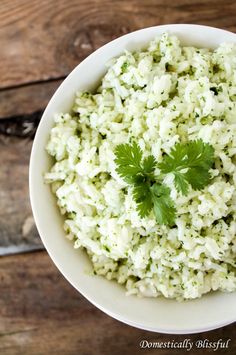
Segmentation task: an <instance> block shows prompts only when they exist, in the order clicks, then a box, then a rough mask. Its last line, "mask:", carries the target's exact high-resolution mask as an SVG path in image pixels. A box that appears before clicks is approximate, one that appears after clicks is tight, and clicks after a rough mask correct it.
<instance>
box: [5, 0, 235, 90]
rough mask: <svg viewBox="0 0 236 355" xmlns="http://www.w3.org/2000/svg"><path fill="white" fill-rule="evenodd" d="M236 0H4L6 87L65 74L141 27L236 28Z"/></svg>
mask: <svg viewBox="0 0 236 355" xmlns="http://www.w3.org/2000/svg"><path fill="white" fill-rule="evenodd" d="M235 12H236V2H235V1H234V0H218V1H215V0H208V1H205V0H177V1H172V0H145V1H143V0H130V1H120V0H112V1H107V0H90V1H84V0H80V1H78V0H70V1H68V0H50V1H48V0H46V1H37V0H31V1H28V0H4V1H1V2H0V43H1V51H0V62H1V66H0V78H1V81H0V88H5V87H9V86H15V85H21V84H24V83H29V82H35V81H41V80H48V79H51V78H60V77H64V76H65V75H67V74H68V73H69V72H70V71H71V69H72V68H73V67H74V66H76V65H77V64H78V63H79V62H80V61H81V60H82V59H84V58H85V57H86V56H87V55H88V54H90V53H91V52H92V51H94V50H95V49H96V48H98V47H100V46H101V45H103V44H104V43H106V42H108V41H110V40H111V39H113V38H116V37H118V36H120V35H122V34H124V33H127V32H129V31H132V30H136V29H139V28H143V27H147V26H153V25H159V24H164V23H201V24H206V25H211V26H217V27H221V28H226V29H229V30H231V31H236V21H235Z"/></svg>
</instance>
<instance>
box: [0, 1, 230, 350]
mask: <svg viewBox="0 0 236 355" xmlns="http://www.w3.org/2000/svg"><path fill="white" fill-rule="evenodd" d="M165 23H199V24H205V25H211V26H216V27H221V28H224V29H228V30H231V31H236V1H234V0H222V1H221V0H220V1H217V0H207V1H206V0H178V1H174V0H124V1H123V0H113V1H112V0H87V1H84V0H41V1H37V0H28V1H27V0H1V2H0V43H1V50H0V63H1V65H0V78H1V80H0V158H1V160H0V161H1V169H0V254H1V255H2V256H1V258H0V280H1V283H0V354H3V355H5V354H6V355H8V354H17V355H18V354H22V355H28V354H29V355H31V354H58V355H59V354H66V355H67V354H82V355H86V354H87V355H90V354H96V355H100V354H101V355H106V354H108V355H110V354H114V355H115V354H117V355H120V354H139V353H140V354H157V355H158V354H182V353H183V352H184V351H186V350H182V351H181V350H174V349H172V350H168V349H146V350H145V349H140V347H139V343H140V341H141V340H142V339H147V340H153V341H167V340H173V339H174V340H176V341H177V340H183V339H185V338H186V339H191V340H194V341H195V340H197V339H209V340H218V339H220V338H222V339H228V338H231V339H232V340H231V342H230V347H229V349H228V350H226V351H224V350H222V351H221V350H218V351H217V353H222V354H223V353H231V354H235V353H236V341H235V340H234V338H235V337H234V336H235V331H236V328H235V325H230V326H228V327H225V328H222V329H219V330H215V331H212V332H208V333H203V334H197V335H187V336H185V335H183V336H182V335H181V336H173V335H162V334H154V333H149V332H146V331H142V330H138V329H135V328H132V327H129V326H126V325H124V324H122V323H120V322H118V321H116V320H113V319H112V318H110V317H109V316H107V315H105V314H104V313H102V312H101V311H99V310H98V309H96V308H95V307H93V306H92V305H91V304H90V303H89V302H87V301H86V300H85V299H84V298H83V297H82V296H81V295H80V294H79V293H78V292H76V291H75V290H74V289H73V288H72V286H70V285H69V284H68V282H67V281H65V280H64V278H63V277H62V276H61V275H60V273H59V272H58V271H57V269H56V267H55V266H54V265H53V264H52V262H51V261H50V259H49V257H48V255H47V253H46V252H45V251H44V250H43V246H42V244H41V242H40V240H39V237H38V234H37V230H36V228H35V225H34V221H33V218H32V214H31V209H30V204H29V197H28V162H29V155H30V150H31V145H32V139H33V136H34V132H35V129H36V127H37V124H38V122H39V120H40V116H41V113H42V110H43V109H44V108H45V106H46V104H47V102H48V100H49V99H50V97H51V95H52V93H53V92H54V90H55V89H56V88H57V87H58V85H59V84H60V83H61V81H62V80H63V79H64V78H65V76H66V75H67V74H68V73H69V72H70V71H71V70H72V69H73V67H74V66H76V65H77V64H78V63H79V62H80V61H81V60H82V59H84V58H85V57H86V56H87V55H88V54H89V53H91V52H92V51H94V50H95V49H96V48H98V47H100V46H101V45H103V44H104V43H106V42H108V41H110V40H111V39H113V38H116V37H118V36H120V35H122V34H125V33H127V32H129V31H133V30H136V29H139V28H143V27H147V26H153V25H159V24H165ZM36 250H37V251H36ZM27 251H28V252H27ZM6 254H8V255H6ZM9 254H11V255H9ZM4 255H5V256H4ZM216 311H217V310H216ZM188 353H189V354H195V353H202V352H201V351H200V350H197V349H193V350H192V351H190V352H188ZM204 353H212V350H211V349H205V350H204Z"/></svg>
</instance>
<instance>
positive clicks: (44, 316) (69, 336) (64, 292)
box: [0, 252, 236, 355]
mask: <svg viewBox="0 0 236 355" xmlns="http://www.w3.org/2000/svg"><path fill="white" fill-rule="evenodd" d="M0 280H1V283H0V295H1V296H0V354H4V355H35V354H37V355H44V354H45V355H47V354H57V355H65V354H66V355H73V354H75V355H78V354H79V355H93V354H94V355H111V354H113V355H121V354H123V355H126V354H127V355H133V354H135V355H136V354H150V355H152V354H156V355H159V354H162V355H170V354H173V355H176V354H180V353H181V352H180V351H179V350H178V349H171V350H169V349H140V348H139V343H140V341H141V340H143V339H146V340H148V341H158V342H161V341H172V340H175V341H181V340H183V339H185V338H187V339H190V340H191V341H196V340H199V339H200V340H203V339H208V340H209V341H216V340H218V339H228V338H231V339H232V340H231V343H230V347H229V349H228V350H218V351H217V354H227V353H228V354H235V353H236V340H235V331H236V325H230V326H228V327H225V328H221V329H218V330H215V331H211V332H206V333H202V334H195V335H165V334H158V333H150V332H147V331H143V330H139V329H135V328H133V327H129V326H127V325H125V324H122V323H120V322H118V321H116V320H114V319H112V318H110V317H109V316H107V315H105V314H104V313H102V312H101V311H99V310H98V309H96V308H95V307H94V306H92V305H91V304H90V303H89V302H88V301H87V300H86V299H85V298H84V297H82V296H81V295H80V294H79V293H78V292H77V291H76V290H75V289H74V288H73V287H72V286H71V285H69V283H68V282H67V281H66V280H65V279H64V278H63V277H62V276H61V275H60V274H59V272H58V271H57V269H56V268H55V266H54V265H53V264H52V262H51V261H50V259H49V257H48V255H47V254H46V252H37V253H33V254H27V255H19V256H14V257H3V258H1V259H0ZM182 353H188V354H190V355H192V354H200V353H201V351H199V349H196V348H194V349H193V350H192V351H189V352H186V350H184V351H183V352H182ZM212 353H213V352H212V350H211V349H205V350H204V354H212Z"/></svg>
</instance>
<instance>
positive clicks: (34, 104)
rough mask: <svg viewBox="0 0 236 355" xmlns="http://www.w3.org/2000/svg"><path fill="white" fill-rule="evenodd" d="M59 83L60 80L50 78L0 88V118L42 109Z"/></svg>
mask: <svg viewBox="0 0 236 355" xmlns="http://www.w3.org/2000/svg"><path fill="white" fill-rule="evenodd" d="M60 84H61V80H52V81H49V82H42V83H35V84H29V85H26V86H21V87H17V88H9V89H7V90H0V120H1V119H2V118H7V117H11V116H20V115H22V116H23V115H27V114H32V113H33V112H37V111H42V110H44V108H45V107H46V106H47V104H48V101H49V100H50V98H51V96H52V95H53V94H54V92H55V91H56V89H57V88H58V86H59V85H60ZM0 124H1V122H0Z"/></svg>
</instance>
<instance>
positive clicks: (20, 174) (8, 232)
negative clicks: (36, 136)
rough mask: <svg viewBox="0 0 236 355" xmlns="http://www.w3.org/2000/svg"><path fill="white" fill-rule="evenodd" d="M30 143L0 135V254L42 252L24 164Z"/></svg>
mask: <svg viewBox="0 0 236 355" xmlns="http://www.w3.org/2000/svg"><path fill="white" fill-rule="evenodd" d="M31 146H32V141H31V140H30V139H22V138H17V137H7V136H4V135H0V160H1V169H0V186H1V188H0V254H4V253H5V252H6V253H9V252H11V250H10V249H9V246H12V247H13V246H14V247H15V250H14V251H17V247H18V248H19V250H21V251H22V250H29V249H31V248H36V247H37V248H42V244H41V241H40V239H39V236H38V233H37V230H36V227H35V224H34V220H33V217H32V213H31V208H30V202H29V192H28V164H29V156H30V150H31Z"/></svg>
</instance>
